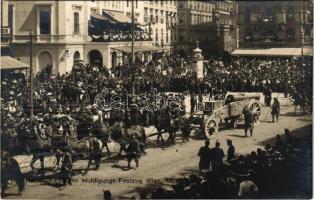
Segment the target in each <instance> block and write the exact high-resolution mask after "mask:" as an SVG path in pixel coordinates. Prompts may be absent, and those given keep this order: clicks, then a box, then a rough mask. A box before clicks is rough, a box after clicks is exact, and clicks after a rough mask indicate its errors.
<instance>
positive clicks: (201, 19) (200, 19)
mask: <svg viewBox="0 0 314 200" xmlns="http://www.w3.org/2000/svg"><path fill="white" fill-rule="evenodd" d="M211 21H212V16H211V15H210V16H208V15H193V14H192V16H191V23H192V24H200V23H206V22H211Z"/></svg>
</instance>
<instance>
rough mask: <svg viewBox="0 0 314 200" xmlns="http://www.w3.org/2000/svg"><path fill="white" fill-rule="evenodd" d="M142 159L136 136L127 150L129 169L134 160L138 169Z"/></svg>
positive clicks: (132, 138)
mask: <svg viewBox="0 0 314 200" xmlns="http://www.w3.org/2000/svg"><path fill="white" fill-rule="evenodd" d="M139 157H140V143H139V142H138V141H137V140H136V138H135V136H134V135H133V134H132V135H131V140H130V143H129V146H128V148H127V149H126V158H127V160H128V168H130V167H131V161H132V160H133V159H134V161H135V163H136V167H138V163H139Z"/></svg>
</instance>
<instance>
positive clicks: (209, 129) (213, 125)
mask: <svg viewBox="0 0 314 200" xmlns="http://www.w3.org/2000/svg"><path fill="white" fill-rule="evenodd" d="M217 131H218V124H217V122H216V121H215V120H212V119H211V120H209V121H207V122H206V124H205V135H206V137H207V138H208V139H209V138H211V136H212V135H213V134H214V133H216V132H217Z"/></svg>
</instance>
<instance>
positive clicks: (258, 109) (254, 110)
mask: <svg viewBox="0 0 314 200" xmlns="http://www.w3.org/2000/svg"><path fill="white" fill-rule="evenodd" d="M250 110H251V111H252V113H253V114H254V116H255V121H257V120H258V119H259V117H260V116H261V107H260V105H259V104H258V103H252V104H251V106H250Z"/></svg>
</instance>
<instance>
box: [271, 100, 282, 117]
mask: <svg viewBox="0 0 314 200" xmlns="http://www.w3.org/2000/svg"><path fill="white" fill-rule="evenodd" d="M279 112H280V103H279V101H278V99H277V98H276V97H275V98H274V102H273V104H272V106H271V115H272V118H273V121H272V122H273V123H274V122H275V117H276V120H277V122H278V116H279Z"/></svg>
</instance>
